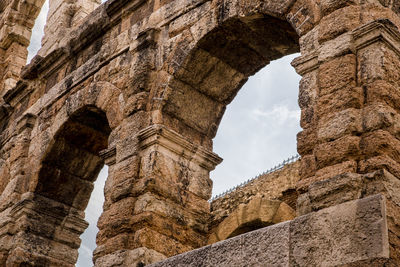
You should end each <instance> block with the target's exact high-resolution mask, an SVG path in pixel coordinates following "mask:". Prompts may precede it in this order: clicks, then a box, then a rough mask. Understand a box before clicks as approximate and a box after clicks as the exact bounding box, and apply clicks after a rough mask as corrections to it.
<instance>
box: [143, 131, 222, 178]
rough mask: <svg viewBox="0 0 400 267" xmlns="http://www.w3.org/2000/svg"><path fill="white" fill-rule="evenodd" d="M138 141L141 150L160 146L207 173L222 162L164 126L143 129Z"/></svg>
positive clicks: (211, 153)
mask: <svg viewBox="0 0 400 267" xmlns="http://www.w3.org/2000/svg"><path fill="white" fill-rule="evenodd" d="M138 139H139V143H140V148H141V149H143V150H144V149H146V148H148V147H151V146H153V145H160V146H162V147H164V148H166V149H168V150H170V151H171V152H174V153H175V154H177V155H179V156H183V157H184V158H186V159H188V160H190V161H192V160H193V161H195V162H197V163H198V164H199V165H200V166H202V167H204V168H205V169H207V170H209V171H212V170H213V169H214V168H215V167H216V166H217V165H218V164H219V163H221V162H222V158H220V157H219V156H218V155H217V154H215V153H213V152H210V151H208V150H207V149H205V148H203V147H202V146H197V145H193V144H192V143H190V142H189V141H187V140H186V139H185V138H184V137H183V136H182V135H180V134H178V133H177V132H175V131H172V130H169V129H167V128H166V127H165V126H164V125H160V124H155V125H152V126H149V127H147V128H145V129H143V130H142V131H140V132H139V134H138Z"/></svg>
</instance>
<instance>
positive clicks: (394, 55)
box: [293, 4, 400, 266]
mask: <svg viewBox="0 0 400 267" xmlns="http://www.w3.org/2000/svg"><path fill="white" fill-rule="evenodd" d="M371 8H372V7H371V6H370V5H369V4H366V5H362V6H361V7H360V6H357V5H354V6H352V5H349V6H346V7H344V8H341V9H337V10H336V11H334V12H331V11H329V9H328V8H327V9H326V10H324V6H323V5H322V14H324V12H325V13H326V14H325V16H324V17H323V18H322V19H321V22H320V24H319V26H318V27H316V28H315V29H314V30H312V31H311V32H309V33H308V34H307V35H305V36H304V37H302V39H301V45H302V48H303V49H307V50H308V51H312V52H310V53H309V54H305V55H303V56H302V57H300V58H298V59H297V60H295V61H294V63H293V65H294V66H295V68H296V69H297V71H298V72H299V73H300V74H302V75H303V78H302V81H301V84H300V96H299V104H300V107H301V108H302V117H301V126H302V127H303V131H302V132H301V133H299V134H298V152H299V153H300V154H301V155H302V159H301V165H302V167H301V171H300V172H301V181H300V182H299V183H298V191H299V192H300V193H301V196H300V198H299V200H298V212H299V215H302V214H306V213H309V212H311V211H317V210H320V209H323V208H326V207H329V206H334V205H338V204H340V203H343V202H346V201H350V200H354V199H359V198H364V197H366V196H369V195H373V194H378V193H380V194H383V195H384V196H385V197H386V199H387V201H386V205H387V210H388V212H387V220H388V227H389V242H390V246H391V247H390V253H391V259H390V264H392V265H389V266H398V264H399V263H400V227H399V223H398V222H399V221H400V215H399V214H400V197H399V196H400V181H399V178H400V172H399V171H400V168H399V166H400V165H399V162H400V156H399V155H400V154H399V151H400V141H399V137H400V135H399V132H400V127H399V126H400V124H399V118H400V117H399V110H400V109H399V108H400V106H399V104H398V103H400V101H399V100H400V98H399V97H400V94H399V93H398V86H399V83H400V76H399V74H398V73H399V72H400V71H399V66H400V33H399V30H398V28H397V27H396V26H395V24H394V22H392V21H390V20H389V19H382V20H376V19H375V18H376V17H380V16H382V17H383V18H385V16H384V15H387V14H392V15H393V16H397V15H395V14H394V13H393V12H392V11H390V10H388V9H385V8H384V7H382V6H380V5H374V6H373V8H375V9H376V10H374V12H375V13H371V12H372V10H373V9H371ZM363 9H365V10H368V12H367V11H365V13H364V12H363ZM339 21H340V23H339Z"/></svg>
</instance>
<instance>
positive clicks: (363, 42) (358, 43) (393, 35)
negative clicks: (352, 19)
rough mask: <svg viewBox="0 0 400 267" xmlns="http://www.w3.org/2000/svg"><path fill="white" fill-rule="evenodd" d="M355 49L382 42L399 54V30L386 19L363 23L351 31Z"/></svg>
mask: <svg viewBox="0 0 400 267" xmlns="http://www.w3.org/2000/svg"><path fill="white" fill-rule="evenodd" d="M353 38H354V43H355V49H356V50H360V49H362V48H364V47H367V46H369V45H371V44H373V43H375V42H379V41H380V42H384V43H386V44H387V45H388V46H390V47H391V48H393V50H394V51H395V52H396V53H397V54H398V55H399V56H400V32H399V30H398V28H397V27H396V26H395V25H394V24H393V22H391V21H390V20H388V19H381V20H376V21H373V22H370V23H368V24H365V25H363V26H361V27H359V28H357V29H355V30H354V31H353Z"/></svg>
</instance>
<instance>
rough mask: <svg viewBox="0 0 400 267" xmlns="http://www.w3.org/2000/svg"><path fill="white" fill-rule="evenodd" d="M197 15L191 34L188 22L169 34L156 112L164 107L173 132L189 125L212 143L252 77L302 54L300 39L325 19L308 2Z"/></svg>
mask: <svg viewBox="0 0 400 267" xmlns="http://www.w3.org/2000/svg"><path fill="white" fill-rule="evenodd" d="M214 5H215V8H214ZM198 10H199V11H198V20H197V21H193V23H192V24H189V26H187V27H186V28H187V29H186V30H182V28H183V27H184V26H183V25H180V24H179V23H183V22H184V23H188V21H185V19H182V22H181V21H179V22H177V23H176V24H173V26H174V27H173V28H172V29H171V28H170V29H169V35H170V36H172V38H171V41H173V42H174V44H173V45H172V48H169V49H170V50H172V52H171V53H170V54H169V55H168V58H167V59H166V60H165V61H164V65H163V70H164V71H165V72H161V73H160V75H161V76H160V78H159V79H160V80H161V81H162V82H160V84H158V85H159V86H158V87H157V92H156V93H155V95H156V97H155V98H154V99H155V100H153V108H154V109H159V108H160V105H161V106H162V110H163V113H164V114H165V115H166V116H165V117H166V118H165V120H166V121H169V123H170V125H171V127H176V125H177V124H178V125H179V124H180V125H183V124H185V125H186V126H189V128H192V129H194V130H195V131H197V132H198V133H200V135H205V136H207V137H208V138H206V139H211V138H213V137H214V135H215V134H216V131H217V128H218V125H219V122H220V120H221V118H222V115H223V113H224V111H225V107H226V105H227V104H229V103H230V102H231V101H232V100H233V98H234V97H235V95H236V93H237V92H238V90H239V89H240V88H241V87H242V85H243V84H244V83H245V82H246V81H247V79H248V77H249V76H251V75H253V74H255V73H256V72H257V71H258V70H259V69H260V68H262V67H264V66H265V65H267V64H268V63H269V62H270V61H272V60H276V59H279V58H281V57H283V56H285V55H289V54H292V53H295V52H300V45H299V38H300V37H301V36H303V35H304V34H306V33H307V32H309V31H310V30H311V29H312V28H313V27H314V25H316V23H318V20H319V18H320V15H319V13H318V12H319V10H318V9H317V8H316V4H315V3H314V1H308V0H307V1H280V2H279V3H276V2H275V1H266V2H265V3H260V2H258V1H229V2H225V1H214V2H206V3H204V4H203V5H202V6H201V7H199V8H198ZM193 13H194V12H193ZM189 22H192V21H190V20H189ZM193 99H196V101H193ZM178 127H179V126H178ZM182 128H185V127H184V126H181V127H180V128H179V130H182ZM203 142H204V140H203Z"/></svg>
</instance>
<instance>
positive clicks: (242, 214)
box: [208, 195, 296, 244]
mask: <svg viewBox="0 0 400 267" xmlns="http://www.w3.org/2000/svg"><path fill="white" fill-rule="evenodd" d="M295 217H296V212H295V211H294V210H293V209H292V208H291V207H290V206H289V205H287V204H286V203H285V202H282V201H280V200H271V199H268V198H267V197H265V196H261V195H257V196H255V197H254V198H253V199H252V200H251V201H250V202H249V203H247V204H240V205H239V207H238V208H237V209H236V210H234V211H233V212H232V213H231V214H230V215H229V216H228V217H227V218H225V220H223V221H222V222H221V223H220V224H219V225H218V227H217V228H216V229H215V230H214V231H213V233H211V235H210V237H209V239H208V243H209V244H213V243H215V242H218V241H221V240H225V239H228V238H231V237H234V236H237V235H240V234H244V233H247V232H250V231H253V230H256V229H259V228H262V227H266V226H269V225H273V224H276V223H280V222H284V221H288V220H293V219H294V218H295Z"/></svg>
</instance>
